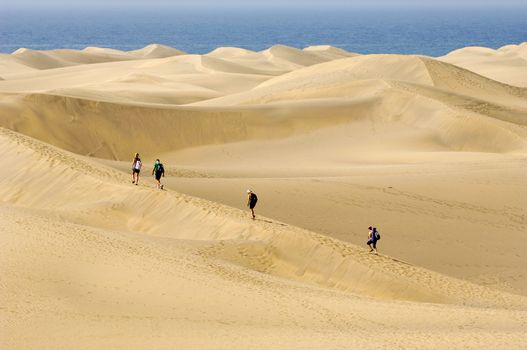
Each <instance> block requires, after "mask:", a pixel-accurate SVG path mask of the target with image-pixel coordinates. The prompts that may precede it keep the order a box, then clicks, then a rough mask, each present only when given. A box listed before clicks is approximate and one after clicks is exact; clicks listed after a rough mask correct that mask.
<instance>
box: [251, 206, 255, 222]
mask: <svg viewBox="0 0 527 350" xmlns="http://www.w3.org/2000/svg"><path fill="white" fill-rule="evenodd" d="M251 214H253V219H254V218H255V217H256V216H255V215H254V208H251Z"/></svg>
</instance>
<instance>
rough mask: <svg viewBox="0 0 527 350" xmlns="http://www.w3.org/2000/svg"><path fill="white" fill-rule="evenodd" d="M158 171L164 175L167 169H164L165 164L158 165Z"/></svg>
mask: <svg viewBox="0 0 527 350" xmlns="http://www.w3.org/2000/svg"><path fill="white" fill-rule="evenodd" d="M157 171H158V172H160V173H164V172H165V168H164V167H163V164H161V163H159V164H158V166H157Z"/></svg>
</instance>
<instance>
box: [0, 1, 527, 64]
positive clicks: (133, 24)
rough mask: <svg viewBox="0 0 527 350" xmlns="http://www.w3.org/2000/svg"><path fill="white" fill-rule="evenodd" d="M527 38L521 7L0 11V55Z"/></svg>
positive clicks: (421, 44) (403, 45)
mask: <svg viewBox="0 0 527 350" xmlns="http://www.w3.org/2000/svg"><path fill="white" fill-rule="evenodd" d="M524 41H527V7H525V8H523V9H520V8H501V9H497V8H457V9H454V8H417V9H416V8H413V9H411V8H393V7H392V8H387V9H373V8H371V9H353V8H344V7H343V8H333V9H316V8H311V9H297V10H293V9H291V8H289V9H274V10H273V9H264V8H255V9H248V8H246V9H241V10H236V9H218V8H216V9H209V10H207V9H189V8H185V9H177V8H154V9H146V8H126V7H123V8H121V9H117V8H113V9H103V8H73V7H72V8H67V9H61V10H58V9H53V8H47V9H46V8H25V9H22V8H19V9H14V8H11V9H6V8H4V9H2V10H0V52H5V53H10V52H13V51H15V50H16V49H18V48H20V47H26V48H31V49H38V50H48V49H59V48H71V49H82V48H84V47H87V46H98V47H110V48H115V49H120V50H133V49H138V48H141V47H144V46H146V45H148V44H152V43H158V44H164V45H169V46H172V47H175V48H178V49H180V50H183V51H186V52H189V53H197V54H203V53H207V52H209V51H211V50H213V49H215V48H217V47H221V46H236V47H242V48H247V49H251V50H262V49H265V48H268V47H270V46H272V45H275V44H284V45H289V46H294V47H297V48H303V47H306V46H309V45H320V44H327V45H333V46H337V47H340V48H343V49H345V50H348V51H353V52H357V53H362V54H369V53H400V54H422V55H430V56H440V55H444V54H446V53H448V52H449V51H452V50H454V49H457V48H460V47H465V46H485V47H491V48H498V47H500V46H503V45H507V44H518V43H521V42H524Z"/></svg>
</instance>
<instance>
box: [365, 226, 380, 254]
mask: <svg viewBox="0 0 527 350" xmlns="http://www.w3.org/2000/svg"><path fill="white" fill-rule="evenodd" d="M377 237H378V233H377V229H376V228H375V227H371V226H370V227H368V242H366V244H367V245H368V246H369V247H370V252H375V253H377V241H378V239H377Z"/></svg>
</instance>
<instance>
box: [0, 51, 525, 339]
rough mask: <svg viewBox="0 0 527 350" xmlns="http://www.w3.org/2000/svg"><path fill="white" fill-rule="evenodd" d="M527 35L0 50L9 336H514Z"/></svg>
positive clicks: (3, 284) (0, 261)
mask: <svg viewBox="0 0 527 350" xmlns="http://www.w3.org/2000/svg"><path fill="white" fill-rule="evenodd" d="M526 45H527V43H523V44H520V45H509V46H505V47H502V48H500V49H498V50H493V49H486V48H464V49H459V50H456V51H454V52H452V53H450V54H448V55H446V56H444V57H440V58H432V57H425V56H415V55H360V54H357V53H351V52H347V51H344V50H342V49H339V48H336V47H331V46H324V45H321V46H311V47H307V48H304V49H298V48H292V47H287V46H283V45H275V46H272V47H270V48H268V49H266V50H263V51H260V52H255V51H250V50H247V49H243V48H234V47H224V48H218V49H216V50H213V51H211V52H209V53H207V54H205V55H194V54H186V53H184V52H182V51H180V50H177V49H174V48H171V47H167V46H163V45H159V44H152V45H148V46H146V47H144V48H142V49H139V50H134V51H119V50H114V49H110V48H94V47H90V48H86V49H84V50H80V51H79V50H51V51H36V50H30V49H19V50H17V51H15V52H14V53H13V54H10V55H6V54H2V55H0V150H1V152H2V154H3V156H2V168H1V169H0V172H1V176H0V202H1V203H2V204H1V205H0V212H1V215H0V244H1V245H2V253H1V254H0V271H1V272H2V273H1V276H2V279H1V280H0V300H2V302H0V326H1V328H2V329H3V330H6V332H5V333H4V334H2V336H1V337H0V347H1V348H2V349H3V348H6V349H28V348H39V347H40V348H86V349H91V348H93V349H100V348H123V349H124V348H126V349H133V348H155V349H160V348H182V349H183V348H184V349H192V348H195V349H203V348H222V347H226V348H229V349H230V348H239V349H246V348H249V347H250V348H261V349H270V348H288V349H289V348H302V349H304V348H316V349H322V348H360V349H393V348H404V349H425V348H430V349H432V348H434V349H437V348H439V349H446V348H468V349H505V348H507V349H520V348H521V347H522V346H523V344H525V339H524V337H525V329H527V275H526V274H525V272H524V271H523V270H524V266H527V265H526V264H527V255H526V254H525V249H526V248H527V245H526V244H525V243H524V241H525V240H524V239H523V238H524V237H523V235H524V233H525V232H526V230H527V212H526V208H527V190H526V189H527V180H526V178H525V173H526V170H527V165H526V163H525V159H526V156H527V120H526V116H527V81H525V79H524V78H525V74H522V73H523V72H524V71H525V70H526V64H527V63H525V62H526V59H527V58H526V57H527V56H526V50H525V49H526V47H527V46H526ZM135 152H139V153H140V154H141V157H142V159H143V162H144V167H143V170H142V172H141V174H142V175H141V176H142V177H141V181H140V185H139V186H134V185H132V184H131V179H130V174H129V172H130V169H129V168H130V162H131V156H132V155H133V154H134V153H135ZM156 158H161V159H162V161H163V162H164V164H165V168H166V174H165V175H166V176H165V177H164V178H162V181H163V182H164V184H165V189H166V190H164V191H160V190H158V189H156V188H155V185H154V183H153V180H152V179H151V178H150V171H151V166H152V161H153V160H154V159H156ZM247 188H251V189H253V190H255V192H257V193H258V195H259V198H260V201H259V203H258V205H257V207H256V212H257V219H256V220H254V221H253V220H251V219H250V218H249V214H248V212H247V209H246V208H245V201H246V193H245V191H246V189H247ZM369 225H376V226H378V227H379V228H380V230H381V233H382V238H381V240H380V241H379V247H378V248H379V253H378V254H373V253H370V252H369V249H368V247H367V246H366V245H365V241H366V239H367V238H366V237H365V236H366V231H367V229H366V228H367V227H368V226H369ZM372 330H374V331H373V332H372ZM50 334H52V335H53V336H52V337H50Z"/></svg>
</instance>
